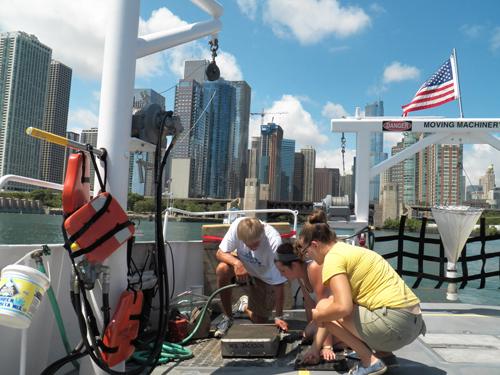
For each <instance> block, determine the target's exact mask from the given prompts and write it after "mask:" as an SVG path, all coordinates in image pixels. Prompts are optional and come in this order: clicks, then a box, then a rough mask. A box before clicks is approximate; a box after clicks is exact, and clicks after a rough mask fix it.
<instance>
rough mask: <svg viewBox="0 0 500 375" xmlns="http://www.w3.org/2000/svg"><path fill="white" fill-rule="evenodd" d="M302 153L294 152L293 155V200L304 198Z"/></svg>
mask: <svg viewBox="0 0 500 375" xmlns="http://www.w3.org/2000/svg"><path fill="white" fill-rule="evenodd" d="M303 192H304V154H303V153H302V152H296V153H295V155H294V170H293V200H294V201H302V200H303V199H304V193H303Z"/></svg>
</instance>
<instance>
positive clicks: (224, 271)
mask: <svg viewBox="0 0 500 375" xmlns="http://www.w3.org/2000/svg"><path fill="white" fill-rule="evenodd" d="M215 274H216V276H217V288H222V287H223V286H226V285H229V284H230V283H231V278H232V277H233V276H234V271H233V268H232V267H231V266H230V265H229V264H227V263H222V262H221V263H219V264H218V265H217V269H216V270H215ZM231 296H232V293H231V289H226V290H223V291H222V292H221V293H220V300H221V303H222V310H223V311H224V314H226V315H227V316H232V315H233V313H232V308H231Z"/></svg>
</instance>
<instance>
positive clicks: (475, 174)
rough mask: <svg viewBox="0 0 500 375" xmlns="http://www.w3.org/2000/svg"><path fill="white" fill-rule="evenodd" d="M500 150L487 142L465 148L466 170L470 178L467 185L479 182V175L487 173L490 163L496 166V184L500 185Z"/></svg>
mask: <svg viewBox="0 0 500 375" xmlns="http://www.w3.org/2000/svg"><path fill="white" fill-rule="evenodd" d="M499 160H500V151H498V150H497V149H495V148H493V147H491V146H490V145H487V144H475V145H472V147H471V148H468V147H466V148H464V161H463V163H464V170H465V173H467V175H468V176H469V178H470V182H469V180H467V178H466V185H469V184H471V183H472V185H477V184H479V177H481V176H484V175H485V174H486V169H487V168H488V166H489V165H490V164H493V165H494V166H495V167H496V170H495V176H496V186H500V170H499V169H498V167H499V163H498V162H499Z"/></svg>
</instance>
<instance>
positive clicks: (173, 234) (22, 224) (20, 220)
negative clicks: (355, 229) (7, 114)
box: [0, 213, 500, 305]
mask: <svg viewBox="0 0 500 375" xmlns="http://www.w3.org/2000/svg"><path fill="white" fill-rule="evenodd" d="M61 222H62V217H61V216H51V215H36V214H13V213H0V244H35V243H36V244H59V243H62V242H63V238H62V234H61ZM135 224H136V231H137V241H153V240H154V223H153V222H152V221H148V220H141V221H139V220H135ZM203 224H204V223H201V222H177V221H170V222H169V223H168V226H167V238H166V240H167V241H189V240H200V239H201V226H202V225H203ZM388 234H392V233H391V232H384V231H377V232H376V237H377V236H382V235H388ZM396 246H397V244H396V242H395V241H394V242H384V243H378V244H377V242H375V250H376V251H378V252H380V253H387V252H392V251H393V250H394V249H395V248H396ZM406 246H407V250H413V251H415V252H416V249H417V246H418V244H416V243H412V242H407V244H406ZM428 246H429V247H428V248H426V254H433V253H434V254H439V249H438V248H437V247H435V248H433V247H432V246H431V245H428ZM479 246H480V245H479V244H478V243H474V244H472V245H468V254H469V255H472V254H475V253H479ZM498 250H500V241H491V242H488V243H487V248H486V251H487V252H493V251H498ZM405 262H407V263H405V264H404V268H405V269H416V260H409V259H405ZM488 262H489V263H488V264H489V266H488V267H487V269H486V271H494V270H495V269H496V270H498V267H499V261H498V260H495V259H490V260H489V261H488ZM393 266H395V264H393ZM424 269H425V270H426V272H428V273H435V274H437V271H436V270H437V264H434V263H428V262H424ZM480 269H481V262H479V261H478V262H473V263H470V264H469V274H473V273H477V272H478V271H479V270H480ZM459 272H460V266H459ZM405 279H406V280H407V282H408V284H409V285H410V286H411V285H412V284H413V282H414V280H415V279H414V278H405ZM435 284H436V283H435V282H433V281H426V280H423V281H422V283H421V284H420V286H419V287H418V288H417V289H415V292H416V293H417V295H418V296H419V298H420V299H421V300H423V301H426V302H431V301H432V302H443V301H445V296H446V286H445V285H444V286H442V287H441V288H440V289H434V285H435ZM478 285H479V281H474V282H470V283H469V284H468V285H467V287H466V288H465V289H463V290H460V291H459V296H460V301H461V302H465V303H477V304H490V305H500V289H499V288H500V281H499V279H498V278H489V279H487V281H486V288H484V289H477V286H478Z"/></svg>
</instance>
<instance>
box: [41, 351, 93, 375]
mask: <svg viewBox="0 0 500 375" xmlns="http://www.w3.org/2000/svg"><path fill="white" fill-rule="evenodd" d="M87 354H88V353H87V352H86V351H84V352H73V353H71V354H69V355H67V356H66V357H63V358H61V359H58V360H57V361H55V362H54V363H52V364H50V365H49V366H48V367H47V368H46V369H45V370H43V371H42V372H41V374H40V375H53V374H55V373H56V372H57V371H58V370H59V369H60V368H62V367H63V366H64V365H66V364H68V363H70V362H72V361H76V360H77V359H80V358H82V357H85V356H86V355H87Z"/></svg>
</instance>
